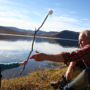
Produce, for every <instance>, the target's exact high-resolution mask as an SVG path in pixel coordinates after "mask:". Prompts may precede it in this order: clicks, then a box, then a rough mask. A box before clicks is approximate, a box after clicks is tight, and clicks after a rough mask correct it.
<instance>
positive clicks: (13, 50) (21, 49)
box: [0, 38, 78, 78]
mask: <svg viewBox="0 0 90 90" xmlns="http://www.w3.org/2000/svg"><path fill="white" fill-rule="evenodd" d="M31 43H32V38H23V39H22V38H21V39H19V38H17V39H15V38H14V39H3V40H2V39H1V40H0V63H9V62H20V61H23V60H25V59H26V58H27V56H28V54H29V52H30V49H31ZM77 48H78V43H77V42H76V41H69V40H63V39H60V40H59V39H58V40H54V39H42V38H38V39H36V41H35V44H34V51H33V53H32V54H34V53H35V51H36V50H37V51H39V52H44V53H48V54H54V53H59V52H62V51H68V52H70V51H72V50H76V49H77ZM48 63H50V62H49V61H43V62H36V61H34V60H29V63H28V64H27V65H26V69H25V70H24V72H23V74H22V75H26V74H28V73H29V72H33V71H36V70H39V69H45V68H54V66H53V65H51V66H50V65H49V64H48ZM21 70H22V66H21V67H19V68H15V69H10V70H5V71H3V72H2V73H3V78H12V77H18V76H20V75H19V74H20V71H21Z"/></svg>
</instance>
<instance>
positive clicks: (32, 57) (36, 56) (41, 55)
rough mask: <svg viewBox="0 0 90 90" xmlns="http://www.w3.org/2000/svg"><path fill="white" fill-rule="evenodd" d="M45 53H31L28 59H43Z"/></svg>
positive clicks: (44, 58)
mask: <svg viewBox="0 0 90 90" xmlns="http://www.w3.org/2000/svg"><path fill="white" fill-rule="evenodd" d="M46 57H47V55H46V54H44V53H36V54H35V55H32V56H31V57H30V59H35V60H36V61H44V60H46Z"/></svg>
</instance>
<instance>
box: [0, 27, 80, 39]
mask: <svg viewBox="0 0 90 90" xmlns="http://www.w3.org/2000/svg"><path fill="white" fill-rule="evenodd" d="M0 33H5V34H17V35H30V36H32V35H33V34H34V31H32V30H25V29H19V28H16V27H4V26H0ZM36 35H37V36H42V37H53V38H54V37H55V38H63V39H75V40H77V39H78V35H79V32H74V31H70V30H63V31H61V32H52V31H51V32H45V31H42V30H39V32H38V33H37V34H36Z"/></svg>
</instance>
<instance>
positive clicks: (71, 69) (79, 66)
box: [51, 61, 86, 90]
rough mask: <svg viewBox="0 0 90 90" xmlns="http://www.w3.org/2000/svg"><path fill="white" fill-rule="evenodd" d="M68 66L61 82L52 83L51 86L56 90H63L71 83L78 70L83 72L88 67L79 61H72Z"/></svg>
mask: <svg viewBox="0 0 90 90" xmlns="http://www.w3.org/2000/svg"><path fill="white" fill-rule="evenodd" d="M67 66H68V68H67V71H66V73H65V74H64V75H62V77H61V78H60V80H58V81H56V82H51V86H52V87H53V88H54V89H60V90H63V88H64V86H65V85H67V84H68V83H69V82H71V80H72V77H73V75H74V74H75V71H76V70H79V71H80V72H81V71H82V70H83V69H85V68H86V66H85V65H84V63H83V62H82V61H78V62H74V61H72V62H70V63H69V65H67Z"/></svg>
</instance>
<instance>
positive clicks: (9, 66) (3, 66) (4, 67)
mask: <svg viewBox="0 0 90 90" xmlns="http://www.w3.org/2000/svg"><path fill="white" fill-rule="evenodd" d="M19 66H20V65H19V63H17V62H13V63H4V64H0V67H1V71H3V70H7V69H12V68H16V67H19Z"/></svg>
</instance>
